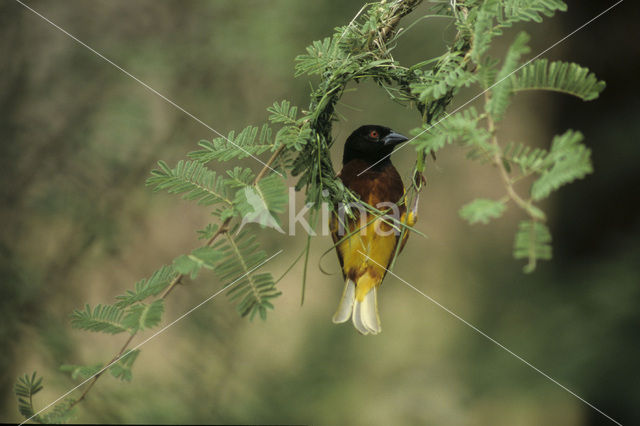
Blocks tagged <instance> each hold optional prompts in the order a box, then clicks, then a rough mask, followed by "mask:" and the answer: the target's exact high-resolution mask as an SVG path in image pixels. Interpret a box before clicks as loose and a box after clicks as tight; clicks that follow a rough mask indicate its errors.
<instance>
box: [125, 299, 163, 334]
mask: <svg viewBox="0 0 640 426" xmlns="http://www.w3.org/2000/svg"><path fill="white" fill-rule="evenodd" d="M163 313H164V300H163V299H158V300H155V301H154V302H152V303H150V304H148V305H146V304H142V303H136V304H135V305H132V306H131V307H129V309H128V310H127V313H126V315H125V317H124V319H123V320H122V325H124V326H125V327H127V328H128V329H129V330H130V331H131V332H132V333H134V332H137V331H139V330H144V329H147V328H153V327H155V326H156V325H158V324H160V321H162V314H163Z"/></svg>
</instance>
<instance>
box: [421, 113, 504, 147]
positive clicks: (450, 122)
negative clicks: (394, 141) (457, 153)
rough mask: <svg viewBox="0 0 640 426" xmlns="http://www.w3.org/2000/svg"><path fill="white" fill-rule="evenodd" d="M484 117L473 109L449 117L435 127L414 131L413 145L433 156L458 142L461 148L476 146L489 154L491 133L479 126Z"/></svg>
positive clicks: (430, 126)
mask: <svg viewBox="0 0 640 426" xmlns="http://www.w3.org/2000/svg"><path fill="white" fill-rule="evenodd" d="M482 118H483V116H482V115H479V114H478V112H477V111H476V109H475V108H473V107H471V108H469V109H466V110H464V111H462V112H460V113H458V114H455V115H451V116H447V117H445V118H443V119H442V120H440V121H439V122H437V123H436V124H434V125H427V126H425V128H423V129H421V128H418V129H414V130H413V131H412V134H413V135H414V136H416V138H415V139H414V141H413V144H414V145H415V146H416V149H417V150H420V151H423V152H424V153H425V154H431V153H435V152H437V151H439V150H440V149H442V148H444V146H445V145H448V144H451V143H454V142H457V143H458V144H460V145H461V146H474V147H477V148H481V149H484V150H485V151H487V152H490V151H491V150H492V148H491V146H490V145H489V143H488V141H489V138H490V136H491V135H490V133H489V132H488V131H487V130H486V129H485V128H484V127H481V126H479V123H480V120H482Z"/></svg>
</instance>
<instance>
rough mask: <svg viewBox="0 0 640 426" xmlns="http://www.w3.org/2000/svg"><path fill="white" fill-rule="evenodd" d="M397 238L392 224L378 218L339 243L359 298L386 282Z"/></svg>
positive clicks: (348, 275) (344, 262) (346, 267)
mask: <svg viewBox="0 0 640 426" xmlns="http://www.w3.org/2000/svg"><path fill="white" fill-rule="evenodd" d="M353 229H357V227H354V228H353ZM353 229H352V230H351V231H350V232H352V231H353ZM376 230H377V231H376ZM396 241H397V236H396V235H395V233H394V232H393V231H392V229H391V228H390V227H389V225H387V224H385V223H383V222H382V221H381V220H380V219H377V220H376V221H375V222H373V223H371V224H369V225H367V227H366V228H364V229H362V230H360V232H357V233H355V234H353V235H352V236H350V237H349V238H348V239H346V240H345V241H343V242H342V243H341V244H340V245H339V246H338V250H340V254H341V255H342V259H343V270H344V273H345V275H346V276H347V277H348V278H350V279H352V280H353V281H354V282H355V283H356V299H357V300H359V301H362V300H363V299H364V296H365V295H366V294H367V293H368V292H369V291H371V289H372V288H373V287H374V286H378V285H380V283H381V282H382V279H383V278H384V275H385V272H386V267H387V266H388V265H389V262H390V261H391V259H392V257H393V254H394V251H395V248H396Z"/></svg>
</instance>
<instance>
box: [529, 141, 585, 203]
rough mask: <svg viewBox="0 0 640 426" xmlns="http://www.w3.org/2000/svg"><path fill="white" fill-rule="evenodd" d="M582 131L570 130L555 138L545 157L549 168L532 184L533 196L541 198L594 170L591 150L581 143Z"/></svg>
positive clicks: (537, 198)
mask: <svg viewBox="0 0 640 426" xmlns="http://www.w3.org/2000/svg"><path fill="white" fill-rule="evenodd" d="M582 139H583V136H582V133H580V132H576V131H573V130H568V131H567V132H565V133H563V134H562V135H559V136H556V137H555V138H554V139H553V143H552V145H551V150H550V151H549V154H548V155H547V156H546V158H545V163H546V165H547V169H546V170H545V171H544V172H543V173H542V174H541V176H540V177H539V178H538V180H536V181H535V182H534V183H533V185H532V186H531V197H532V198H533V199H534V200H541V199H543V198H546V197H547V196H549V194H550V193H551V192H552V191H555V190H556V189H558V188H559V187H561V186H562V185H565V184H567V183H570V182H573V181H574V180H576V179H582V178H583V177H585V176H586V175H587V174H589V173H591V172H592V171H593V167H592V165H591V150H589V149H588V148H587V147H586V146H584V144H582V143H580V142H581V141H582Z"/></svg>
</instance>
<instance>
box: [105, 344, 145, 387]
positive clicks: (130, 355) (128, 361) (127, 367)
mask: <svg viewBox="0 0 640 426" xmlns="http://www.w3.org/2000/svg"><path fill="white" fill-rule="evenodd" d="M139 354H140V350H138V349H136V350H127V351H126V352H124V353H123V354H122V355H121V356H120V358H118V360H117V361H116V362H114V363H113V364H111V366H110V367H109V372H110V373H111V375H112V376H113V377H115V378H116V379H120V380H122V381H125V382H130V381H131V379H132V378H133V373H132V371H131V368H132V367H133V363H134V362H135V361H136V359H137V358H138V355H139Z"/></svg>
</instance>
